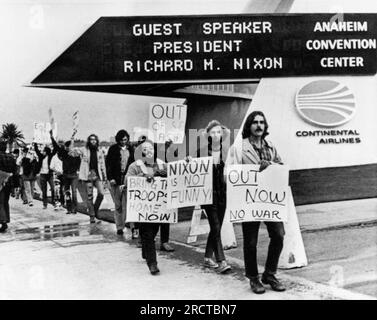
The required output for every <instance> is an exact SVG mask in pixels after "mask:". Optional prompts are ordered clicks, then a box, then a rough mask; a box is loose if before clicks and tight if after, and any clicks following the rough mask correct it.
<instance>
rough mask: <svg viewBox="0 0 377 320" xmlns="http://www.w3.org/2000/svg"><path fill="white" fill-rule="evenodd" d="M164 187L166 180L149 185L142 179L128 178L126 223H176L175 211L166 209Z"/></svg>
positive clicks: (158, 178)
mask: <svg viewBox="0 0 377 320" xmlns="http://www.w3.org/2000/svg"><path fill="white" fill-rule="evenodd" d="M166 187H167V179H166V178H160V177H156V178H155V179H154V182H152V183H149V182H147V179H146V178H144V177H128V179H127V222H154V223H176V222H177V221H178V214H177V210H176V209H168V208H167V207H166Z"/></svg>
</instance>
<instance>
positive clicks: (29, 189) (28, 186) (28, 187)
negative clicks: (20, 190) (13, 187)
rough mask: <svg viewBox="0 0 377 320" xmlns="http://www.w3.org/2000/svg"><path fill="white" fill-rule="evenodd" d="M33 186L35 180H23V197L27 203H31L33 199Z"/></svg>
mask: <svg viewBox="0 0 377 320" xmlns="http://www.w3.org/2000/svg"><path fill="white" fill-rule="evenodd" d="M34 185H35V180H25V179H24V189H25V197H26V200H27V202H29V203H30V202H33V199H34Z"/></svg>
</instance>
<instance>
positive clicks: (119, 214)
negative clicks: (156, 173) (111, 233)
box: [106, 130, 134, 235]
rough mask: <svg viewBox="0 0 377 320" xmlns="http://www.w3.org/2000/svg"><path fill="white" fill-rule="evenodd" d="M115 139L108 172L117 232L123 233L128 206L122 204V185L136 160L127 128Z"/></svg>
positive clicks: (119, 132) (108, 161) (110, 153)
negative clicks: (124, 206)
mask: <svg viewBox="0 0 377 320" xmlns="http://www.w3.org/2000/svg"><path fill="white" fill-rule="evenodd" d="M115 141H116V144H113V145H112V146H111V147H110V148H109V151H108V153H107V157H106V170H107V171H106V172H107V179H108V180H109V184H110V192H111V195H112V198H113V201H114V205H115V212H114V220H115V226H116V229H117V234H118V235H123V229H124V228H125V222H126V208H123V206H122V191H121V188H120V186H121V185H122V184H123V181H124V177H125V175H126V173H127V169H128V167H129V165H130V164H131V163H132V162H134V150H133V147H132V145H131V144H130V135H129V134H128V132H127V131H126V130H119V131H118V132H117V134H116V136H115ZM123 202H124V201H123ZM125 204H126V203H125V202H124V205H125Z"/></svg>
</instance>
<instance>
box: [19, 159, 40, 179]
mask: <svg viewBox="0 0 377 320" xmlns="http://www.w3.org/2000/svg"><path fill="white" fill-rule="evenodd" d="M21 167H22V171H23V173H22V177H23V179H24V180H34V179H35V176H36V175H37V174H38V172H39V170H40V168H39V164H38V161H37V160H36V159H32V160H31V159H30V158H28V157H24V158H22V161H21Z"/></svg>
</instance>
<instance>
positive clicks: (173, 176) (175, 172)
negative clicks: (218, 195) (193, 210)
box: [167, 157, 213, 208]
mask: <svg viewBox="0 0 377 320" xmlns="http://www.w3.org/2000/svg"><path fill="white" fill-rule="evenodd" d="M212 164H213V160H212V157H203V158H194V159H192V160H191V161H190V162H186V161H185V160H181V161H176V162H170V163H168V192H167V198H168V199H167V201H168V208H182V207H189V206H196V205H202V204H212V170H213V168H212Z"/></svg>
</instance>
